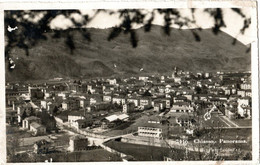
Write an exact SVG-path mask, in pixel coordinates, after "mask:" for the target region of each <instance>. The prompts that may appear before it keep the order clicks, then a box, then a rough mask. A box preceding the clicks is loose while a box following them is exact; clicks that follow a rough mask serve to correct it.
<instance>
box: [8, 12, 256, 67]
mask: <svg viewBox="0 0 260 165" xmlns="http://www.w3.org/2000/svg"><path fill="white" fill-rule="evenodd" d="M196 10H197V9H194V8H192V9H190V11H191V14H192V19H190V18H187V17H185V16H182V15H181V13H180V11H179V10H178V9H153V10H146V9H120V10H116V11H115V10H104V9H102V10H93V11H94V14H93V16H89V15H88V14H82V13H81V12H80V11H79V10H37V11H36V10H30V11H24V10H16V11H13V10H12V11H5V18H4V21H5V42H6V43H5V59H6V61H7V62H8V63H9V69H10V68H11V69H10V71H11V70H12V66H14V65H15V64H14V62H13V60H12V59H10V57H9V55H10V51H11V50H12V49H13V48H15V47H18V48H21V49H23V50H24V51H25V53H26V55H29V49H30V48H33V47H34V46H35V45H37V44H38V43H39V41H40V40H47V37H46V32H48V31H53V32H54V35H53V37H54V38H61V37H63V38H65V44H66V45H67V46H68V48H69V49H70V52H71V54H73V51H74V50H75V48H76V47H75V42H74V39H73V34H72V33H70V32H69V31H68V32H67V33H66V35H63V34H61V32H60V30H61V29H51V27H50V23H51V21H53V20H54V19H55V18H57V17H58V16H64V17H65V18H68V19H69V20H71V22H72V26H71V27H68V29H69V28H82V30H80V32H81V34H82V36H84V37H85V38H86V39H87V40H88V41H91V34H90V32H89V31H88V29H87V28H84V27H86V25H88V24H89V22H91V21H92V20H94V19H95V17H96V15H97V14H99V13H100V12H103V13H107V14H109V15H113V16H115V17H118V18H119V20H121V23H120V24H119V25H117V26H115V27H114V28H112V30H111V32H110V33H109V35H108V37H107V40H108V41H111V40H113V39H115V38H116V37H118V36H119V35H120V34H121V33H123V34H125V35H127V36H129V40H130V42H131V45H132V47H133V48H136V47H137V46H138V35H137V34H136V32H135V28H136V27H141V26H143V27H144V31H145V32H150V30H151V28H152V25H153V21H154V17H155V14H159V15H161V16H163V19H164V26H163V31H164V33H165V34H166V35H170V34H171V32H170V30H171V26H172V25H177V26H178V27H179V28H183V27H184V26H186V27H192V25H196V20H195V16H194V13H195V12H196ZM231 10H232V11H233V12H235V13H237V14H238V15H239V16H241V18H243V20H244V21H243V22H244V25H243V27H242V28H241V34H244V32H245V30H246V29H247V28H249V26H250V24H251V18H247V17H246V16H245V14H244V13H243V12H242V10H241V9H239V8H231ZM204 12H205V13H207V14H209V15H210V16H211V17H212V18H213V19H214V26H213V27H212V32H213V33H214V34H216V35H217V34H218V33H219V31H220V30H221V28H224V27H226V24H225V21H224V19H223V11H222V9H220V8H211V9H205V10H204ZM73 15H79V16H80V18H81V19H80V21H79V20H76V19H75V18H74V17H73ZM15 27H17V28H18V29H16V30H13V31H9V30H11V29H12V28H15ZM197 27H198V29H199V30H201V28H200V27H199V26H197ZM62 30H65V29H62ZM190 31H191V33H192V34H193V36H194V39H195V40H196V41H198V42H199V41H201V38H200V36H199V34H198V33H197V31H196V30H194V29H190ZM235 43H236V39H234V41H233V44H235ZM248 51H250V48H249V49H248ZM13 68H14V67H13Z"/></svg>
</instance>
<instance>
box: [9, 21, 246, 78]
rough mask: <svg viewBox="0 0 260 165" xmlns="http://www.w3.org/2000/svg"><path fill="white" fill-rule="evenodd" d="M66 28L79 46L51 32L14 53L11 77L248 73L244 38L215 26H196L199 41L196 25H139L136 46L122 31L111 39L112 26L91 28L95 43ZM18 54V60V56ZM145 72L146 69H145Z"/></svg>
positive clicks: (15, 50) (64, 32)
mask: <svg viewBox="0 0 260 165" xmlns="http://www.w3.org/2000/svg"><path fill="white" fill-rule="evenodd" d="M80 30H82V29H70V30H67V31H61V32H60V33H61V35H66V33H68V32H69V33H70V34H72V35H73V41H74V45H75V49H74V51H73V54H71V53H70V49H69V47H68V46H67V45H66V44H65V38H63V37H60V38H59V37H58V38H55V37H53V36H54V34H55V33H54V31H50V32H47V33H46V36H47V38H48V39H47V40H40V41H39V43H38V44H37V45H36V46H34V47H33V48H31V49H30V50H29V56H26V55H25V53H24V52H23V50H21V49H18V48H15V49H13V50H12V51H11V53H10V56H11V57H12V59H14V61H15V63H16V68H15V69H14V70H12V71H6V80H7V81H15V80H30V79H31V80H37V79H49V78H54V77H64V78H67V77H75V78H79V77H81V78H91V77H103V76H120V75H139V74H157V73H158V74H165V73H170V72H171V71H172V69H173V68H174V67H175V66H177V67H179V68H181V69H183V70H187V71H208V72H213V71H220V70H222V71H233V70H236V71H248V70H250V67H251V55H250V53H249V52H246V51H247V46H245V45H244V44H243V43H241V42H240V41H236V43H235V45H233V44H232V43H233V41H234V38H233V37H232V36H230V35H228V34H227V33H225V32H219V34H218V35H214V34H213V32H212V31H211V29H202V30H198V29H192V30H193V31H195V32H196V33H197V34H198V36H199V37H200V42H198V41H196V40H195V38H194V34H193V33H192V30H190V29H184V30H183V29H181V30H180V29H175V28H172V29H171V32H170V36H167V35H166V34H165V33H164V32H163V30H162V27H161V26H159V25H155V26H152V28H151V30H150V31H149V32H144V29H143V27H141V28H139V29H135V32H136V34H137V38H138V46H137V47H136V48H133V47H132V46H131V41H130V35H129V34H124V33H121V34H120V35H119V36H117V37H116V38H115V39H113V40H111V41H108V40H107V38H108V36H109V34H110V32H111V30H112V29H111V28H109V29H96V28H89V29H87V30H88V31H89V33H90V34H91V40H92V41H91V42H90V41H88V39H86V38H85V37H84V36H82V34H81V33H80V32H79V31H80ZM17 58H18V59H17ZM141 68H143V71H142V72H140V69H141ZM6 69H7V65H6Z"/></svg>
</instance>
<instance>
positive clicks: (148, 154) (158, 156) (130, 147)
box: [105, 141, 198, 161]
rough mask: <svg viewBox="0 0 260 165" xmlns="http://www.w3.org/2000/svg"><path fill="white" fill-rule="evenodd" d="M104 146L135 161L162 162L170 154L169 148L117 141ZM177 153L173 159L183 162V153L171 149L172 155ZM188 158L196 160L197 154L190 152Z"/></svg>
mask: <svg viewBox="0 0 260 165" xmlns="http://www.w3.org/2000/svg"><path fill="white" fill-rule="evenodd" d="M105 145H106V146H108V147H110V148H113V149H115V150H117V151H119V152H122V153H124V154H127V155H131V156H133V157H134V158H135V159H136V160H137V161H163V160H164V156H168V155H169V154H171V149H170V148H163V147H155V146H147V145H138V144H130V143H123V142H119V141H109V142H107V143H105ZM177 153H178V154H179V156H178V157H175V158H176V159H178V160H181V159H182V160H183V159H184V157H185V156H184V155H185V154H184V151H183V150H177V149H173V154H177ZM190 156H191V157H190V159H192V160H193V159H196V157H197V156H198V153H195V152H192V153H191V155H190Z"/></svg>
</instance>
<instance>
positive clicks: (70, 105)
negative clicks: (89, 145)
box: [6, 68, 252, 138]
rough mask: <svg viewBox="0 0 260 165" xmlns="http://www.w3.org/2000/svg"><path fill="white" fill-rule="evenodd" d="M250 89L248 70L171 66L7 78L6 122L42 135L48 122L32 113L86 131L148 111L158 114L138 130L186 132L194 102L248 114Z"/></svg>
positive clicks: (155, 133)
mask: <svg viewBox="0 0 260 165" xmlns="http://www.w3.org/2000/svg"><path fill="white" fill-rule="evenodd" d="M251 94H252V93H251V73H248V72H239V73H224V72H217V73H196V74H194V73H191V72H184V71H182V70H180V69H177V68H175V69H174V71H173V74H172V75H168V76H165V75H157V76H156V75H152V76H137V77H129V78H106V79H105V78H99V79H92V80H63V79H58V80H51V81H46V82H42V83H39V82H37V83H28V84H25V83H7V84H6V105H7V107H10V108H11V109H12V110H11V111H7V122H9V123H17V124H19V125H20V126H21V127H23V128H25V129H28V130H30V131H32V132H33V133H34V134H35V135H42V134H45V133H46V130H48V128H47V127H50V124H49V122H47V123H46V122H43V121H42V119H40V118H39V117H37V113H44V114H48V115H49V116H50V118H52V117H53V118H54V119H55V122H51V123H52V124H51V128H52V127H54V125H56V124H66V125H68V126H69V127H72V128H74V129H76V130H80V129H88V130H90V131H91V129H94V128H100V129H110V128H113V127H115V126H117V125H119V124H120V123H123V122H127V121H129V120H132V116H133V114H135V113H141V112H143V111H146V110H153V112H155V113H157V114H158V115H156V118H151V119H149V121H148V122H146V123H144V125H140V126H139V127H138V135H139V136H147V137H157V138H162V137H163V136H164V134H166V132H167V133H169V132H171V130H175V128H183V129H185V131H186V132H188V131H190V130H191V129H192V127H193V126H194V125H195V124H196V122H197V121H196V118H195V117H196V115H198V114H199V113H198V111H199V109H198V107H201V108H204V109H206V108H210V107H212V105H216V106H217V107H219V111H221V113H223V115H225V116H227V117H228V118H230V119H236V118H247V119H250V118H251V116H252V110H251ZM44 123H45V124H44ZM165 123H166V125H167V126H168V128H167V130H166V131H164V130H165V129H164V128H163V125H165ZM50 130H52V129H50Z"/></svg>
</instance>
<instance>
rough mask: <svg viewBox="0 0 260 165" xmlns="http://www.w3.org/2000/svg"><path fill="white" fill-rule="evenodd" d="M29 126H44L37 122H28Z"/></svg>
mask: <svg viewBox="0 0 260 165" xmlns="http://www.w3.org/2000/svg"><path fill="white" fill-rule="evenodd" d="M30 127H33V128H36V129H37V128H41V127H44V126H43V125H41V124H39V123H36V122H32V123H31V124H30Z"/></svg>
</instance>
